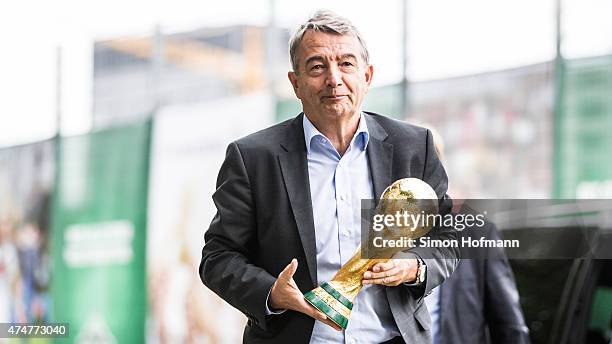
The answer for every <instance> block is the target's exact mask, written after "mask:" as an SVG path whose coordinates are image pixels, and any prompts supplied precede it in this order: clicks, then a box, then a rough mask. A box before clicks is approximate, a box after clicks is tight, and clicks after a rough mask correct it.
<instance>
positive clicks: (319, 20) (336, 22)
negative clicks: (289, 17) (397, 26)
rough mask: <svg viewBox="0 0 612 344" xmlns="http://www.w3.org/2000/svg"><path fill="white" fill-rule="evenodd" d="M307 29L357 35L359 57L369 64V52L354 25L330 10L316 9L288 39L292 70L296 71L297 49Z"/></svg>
mask: <svg viewBox="0 0 612 344" xmlns="http://www.w3.org/2000/svg"><path fill="white" fill-rule="evenodd" d="M308 30H314V31H319V32H325V33H332V34H336V35H353V36H355V37H357V40H359V44H361V57H362V58H363V60H364V61H365V63H366V64H369V62H370V54H369V53H368V48H367V47H366V44H365V40H364V39H363V37H361V34H360V33H359V31H358V30H357V28H356V27H355V25H353V23H351V22H350V21H349V20H348V19H346V18H344V17H341V16H339V15H337V14H336V13H334V12H332V11H329V10H318V11H316V12H315V13H314V14H313V15H312V16H311V17H310V18H308V20H307V21H306V22H305V23H304V24H302V25H300V26H299V27H298V28H297V30H296V31H295V33H294V34H293V36H291V39H290V40H289V57H290V58H291V67H292V68H293V71H294V72H297V71H298V60H297V50H298V48H299V46H300V44H301V43H302V38H303V37H304V34H305V33H306V31H308Z"/></svg>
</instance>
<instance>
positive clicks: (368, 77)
mask: <svg viewBox="0 0 612 344" xmlns="http://www.w3.org/2000/svg"><path fill="white" fill-rule="evenodd" d="M373 77H374V66H373V65H371V64H370V65H367V66H366V70H365V80H366V83H367V84H368V87H370V84H371V83H372V78H373Z"/></svg>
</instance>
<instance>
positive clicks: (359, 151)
mask: <svg viewBox="0 0 612 344" xmlns="http://www.w3.org/2000/svg"><path fill="white" fill-rule="evenodd" d="M303 124H304V138H305V140H306V148H307V158H308V176H309V180H310V194H311V197H312V208H313V215H314V226H315V236H316V245H317V277H318V281H317V282H318V283H319V284H321V283H323V282H326V281H329V280H331V279H332V277H333V276H334V274H335V273H336V272H337V271H338V269H340V267H341V266H342V265H343V264H344V263H346V262H347V261H348V260H349V259H350V258H351V256H352V255H353V253H355V250H356V249H357V247H358V246H359V244H360V239H361V200H362V199H372V198H374V191H373V186H372V178H371V175H370V168H369V163H368V159H367V152H366V148H367V146H368V141H369V138H370V137H369V132H368V127H367V125H366V120H365V117H364V116H363V114H361V115H360V120H359V127H358V129H357V131H356V132H355V135H354V136H353V139H352V140H351V142H350V145H349V147H348V149H347V150H346V152H345V153H344V155H343V156H340V154H339V153H338V151H336V149H335V148H334V146H333V145H332V143H331V141H330V140H329V139H328V138H327V137H325V135H323V134H322V133H321V132H320V131H319V130H317V128H315V126H314V125H313V124H312V123H311V122H310V121H309V120H308V118H307V117H306V116H304V119H303ZM384 288H385V287H384V286H380V285H366V286H364V287H363V289H362V290H361V292H360V293H359V294H358V295H357V298H356V299H355V302H354V306H353V310H352V312H351V317H350V320H349V324H348V327H347V329H346V330H345V331H342V332H338V331H336V330H334V329H332V328H331V327H329V326H328V325H326V324H324V323H322V322H319V321H316V322H315V325H314V329H313V332H312V337H311V340H310V343H347V344H352V343H380V342H384V341H386V340H389V339H391V338H393V337H396V336H399V335H400V332H399V330H398V328H397V325H396V324H395V320H394V319H393V315H392V314H391V308H390V307H389V302H388V301H387V296H386V293H385V289H384Z"/></svg>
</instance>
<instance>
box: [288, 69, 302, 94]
mask: <svg viewBox="0 0 612 344" xmlns="http://www.w3.org/2000/svg"><path fill="white" fill-rule="evenodd" d="M287 77H288V78H289V82H291V86H293V92H294V93H295V96H296V97H298V99H300V91H299V89H298V80H297V75H296V74H295V72H289V73H287Z"/></svg>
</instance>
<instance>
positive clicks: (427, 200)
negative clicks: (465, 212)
mask: <svg viewBox="0 0 612 344" xmlns="http://www.w3.org/2000/svg"><path fill="white" fill-rule="evenodd" d="M374 213H375V214H376V215H382V216H389V215H390V216H395V214H401V215H403V214H406V215H407V216H406V217H403V218H404V219H406V218H411V219H413V220H414V219H415V218H417V215H420V216H421V217H418V219H423V216H427V215H428V214H437V213H438V196H437V195H436V193H435V191H434V190H433V189H432V188H431V186H429V184H427V183H425V182H424V181H422V180H420V179H417V178H404V179H400V180H397V181H395V182H394V183H393V184H391V185H389V186H388V187H387V188H386V189H385V191H383V193H382V195H381V197H380V201H379V203H378V206H377V207H376V209H375V212H374ZM376 215H375V216H376ZM410 215H412V216H413V217H410ZM379 217H380V216H379ZM398 222H401V221H396V222H395V223H393V225H391V226H389V225H384V227H383V228H382V229H380V230H379V231H377V233H376V234H377V235H378V236H379V237H381V238H384V239H386V240H393V241H395V240H398V239H399V240H403V242H406V241H407V240H408V239H412V240H415V239H417V238H419V237H421V236H423V235H425V234H427V233H428V232H429V231H430V230H431V227H432V226H430V225H429V221H421V220H419V221H411V222H410V223H406V222H404V223H403V224H401V225H398ZM387 224H388V222H387ZM370 235H371V232H370ZM369 238H371V236H370V237H369ZM372 242H373V240H368V246H369V247H367V249H368V251H367V252H368V254H367V256H368V257H376V258H371V259H362V258H361V253H362V252H361V251H362V250H361V246H360V247H358V248H357V250H356V252H355V254H353V256H352V257H351V259H349V261H348V262H346V264H344V265H343V266H342V267H341V268H340V270H338V272H337V273H336V274H335V275H334V277H333V278H332V280H331V281H329V282H324V283H323V284H321V285H320V286H319V287H317V288H315V289H313V290H311V291H309V292H307V293H305V294H304V298H305V299H306V301H308V302H309V303H310V304H312V305H313V306H314V307H316V308H317V309H318V310H320V311H321V312H323V313H325V315H327V317H328V318H329V319H331V320H332V321H333V322H334V323H336V324H338V326H340V327H341V328H343V329H346V327H347V326H348V320H349V317H350V315H351V310H352V309H353V301H354V300H355V298H356V297H357V294H358V293H359V291H360V290H361V288H362V287H363V285H362V283H361V280H362V279H363V274H364V273H365V272H366V271H367V270H369V269H370V268H371V267H372V266H374V265H375V264H377V263H380V262H386V261H388V260H389V259H390V258H391V257H392V256H393V255H394V254H395V253H397V252H400V251H404V250H406V249H407V248H406V247H383V248H379V247H373V244H372ZM370 252H373V254H372V253H370Z"/></svg>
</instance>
